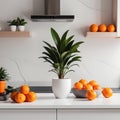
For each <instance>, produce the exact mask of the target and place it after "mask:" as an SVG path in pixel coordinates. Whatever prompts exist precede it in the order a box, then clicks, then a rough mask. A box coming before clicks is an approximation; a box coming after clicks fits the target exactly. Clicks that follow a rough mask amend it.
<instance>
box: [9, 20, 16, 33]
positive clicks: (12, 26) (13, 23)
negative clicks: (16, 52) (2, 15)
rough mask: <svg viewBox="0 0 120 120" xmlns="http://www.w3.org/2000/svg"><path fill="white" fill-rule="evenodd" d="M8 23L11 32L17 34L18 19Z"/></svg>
mask: <svg viewBox="0 0 120 120" xmlns="http://www.w3.org/2000/svg"><path fill="white" fill-rule="evenodd" d="M8 23H9V26H10V30H11V31H13V32H15V31H16V29H17V21H16V19H14V20H10V21H8Z"/></svg>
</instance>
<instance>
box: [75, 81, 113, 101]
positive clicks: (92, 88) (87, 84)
mask: <svg viewBox="0 0 120 120" xmlns="http://www.w3.org/2000/svg"><path fill="white" fill-rule="evenodd" d="M74 88H75V89H77V90H87V92H86V98H87V99H88V100H94V99H95V98H96V97H97V94H96V90H101V93H102V95H103V96H104V97H105V98H109V97H111V96H112V94H113V91H112V89H111V88H102V87H101V86H100V85H99V84H98V82H97V81H95V80H90V81H87V80H85V79H81V80H79V81H77V82H75V83H74Z"/></svg>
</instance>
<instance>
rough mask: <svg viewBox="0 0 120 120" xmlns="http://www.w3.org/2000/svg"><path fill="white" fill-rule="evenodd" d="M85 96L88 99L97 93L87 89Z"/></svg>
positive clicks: (93, 97) (92, 98)
mask: <svg viewBox="0 0 120 120" xmlns="http://www.w3.org/2000/svg"><path fill="white" fill-rule="evenodd" d="M86 97H87V99H88V100H94V99H95V98H96V97H97V94H96V92H95V91H94V90H88V91H87V92H86Z"/></svg>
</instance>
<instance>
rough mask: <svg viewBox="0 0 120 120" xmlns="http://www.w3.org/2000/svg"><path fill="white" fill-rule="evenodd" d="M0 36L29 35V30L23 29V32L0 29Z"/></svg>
mask: <svg viewBox="0 0 120 120" xmlns="http://www.w3.org/2000/svg"><path fill="white" fill-rule="evenodd" d="M0 37H30V32H29V31H23V32H19V31H16V32H11V31H0Z"/></svg>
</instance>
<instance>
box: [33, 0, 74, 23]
mask: <svg viewBox="0 0 120 120" xmlns="http://www.w3.org/2000/svg"><path fill="white" fill-rule="evenodd" d="M44 12H45V14H44V15H31V19H32V20H33V21H36V22H39V21H41V22H48V21H58V22H62V21H63V22H64V21H66V22H72V21H73V20H74V15H61V14H60V0H45V11H44Z"/></svg>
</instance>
